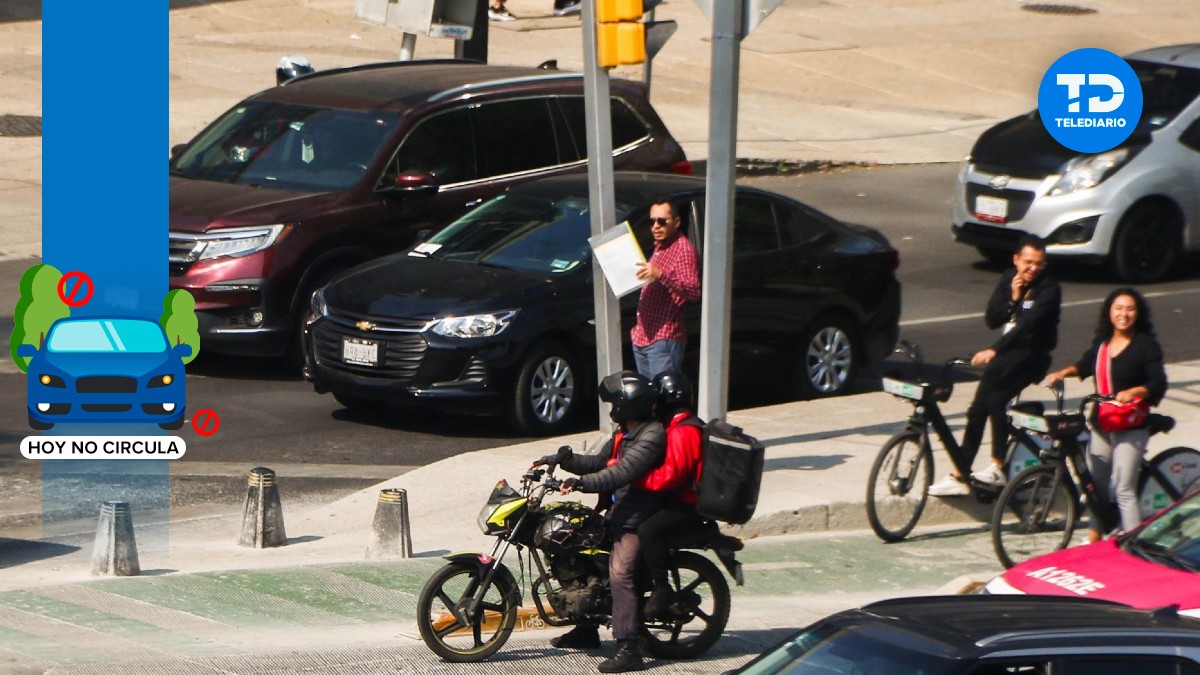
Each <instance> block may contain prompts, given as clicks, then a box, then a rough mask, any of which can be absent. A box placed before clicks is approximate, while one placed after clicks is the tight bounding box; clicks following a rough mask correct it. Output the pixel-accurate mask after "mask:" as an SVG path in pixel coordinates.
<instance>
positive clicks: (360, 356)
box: [342, 337, 379, 366]
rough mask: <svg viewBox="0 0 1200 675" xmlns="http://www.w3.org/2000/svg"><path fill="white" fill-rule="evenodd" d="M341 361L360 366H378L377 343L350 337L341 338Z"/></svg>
mask: <svg viewBox="0 0 1200 675" xmlns="http://www.w3.org/2000/svg"><path fill="white" fill-rule="evenodd" d="M342 361H344V362H346V363H354V364H357V365H360V366H378V365H379V343H378V342H375V341H373V340H360V339H358V338H351V337H348V338H342Z"/></svg>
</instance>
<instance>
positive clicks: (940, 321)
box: [0, 164, 1200, 522]
mask: <svg viewBox="0 0 1200 675" xmlns="http://www.w3.org/2000/svg"><path fill="white" fill-rule="evenodd" d="M956 171H957V167H956V166H954V165H947V164H940V165H924V166H904V167H891V168H874V169H853V170H847V171H839V172H833V173H826V174H812V175H804V176H790V177H769V178H757V179H752V180H750V181H748V182H751V183H753V184H755V185H758V186H760V187H764V188H767V189H772V190H776V191H779V192H783V193H786V194H789V195H791V196H794V197H797V198H799V199H801V200H803V201H806V202H808V203H810V204H812V205H814V206H816V207H817V208H820V209H822V210H824V211H826V212H828V213H830V214H831V215H834V216H836V217H838V218H841V219H843V220H847V221H851V222H858V223H863V224H866V225H870V226H873V227H876V228H878V229H880V230H881V231H883V232H884V233H885V234H886V235H887V236H888V237H889V239H890V240H891V241H892V243H893V245H895V246H896V247H897V248H898V249H899V250H900V257H901V266H900V270H899V274H900V278H901V281H902V283H903V287H904V311H903V323H902V328H901V337H902V338H905V339H908V340H910V341H913V342H916V343H917V344H920V345H921V346H922V347H923V349H924V351H925V355H926V358H927V359H928V360H929V361H930V362H931V363H933V362H938V361H943V360H945V359H947V358H949V357H951V356H954V355H960V354H970V353H972V352H974V351H975V350H977V349H980V348H982V347H984V346H986V345H987V344H989V343H990V342H991V341H992V340H993V339H994V335H993V334H991V333H989V331H987V330H986V328H985V327H984V325H983V321H982V318H981V316H982V313H981V312H982V308H983V304H984V302H985V299H986V297H987V295H988V294H989V293H990V291H991V288H992V286H993V284H994V283H995V281H996V279H997V275H998V274H999V270H998V269H997V268H991V267H988V266H986V265H984V264H983V263H982V262H980V260H979V258H978V256H977V255H976V253H975V252H974V250H973V249H971V248H969V247H966V246H962V245H959V244H955V243H953V242H952V241H951V237H950V233H949V213H950V199H951V194H952V191H953V189H954V181H955V173H956ZM32 262H33V261H16V262H4V263H0V303H2V304H0V307H3V308H6V310H7V311H5V312H4V313H5V314H9V315H11V309H7V308H12V307H14V306H15V304H16V299H17V292H18V280H19V278H20V274H21V273H22V272H23V271H24V269H25V268H26V267H28V265H29V264H32ZM1051 270H1052V272H1053V273H1055V274H1056V275H1057V276H1058V277H1059V278H1060V280H1062V281H1063V286H1064V290H1063V295H1064V302H1065V303H1066V306H1065V309H1064V314H1063V322H1062V327H1061V330H1060V334H1061V337H1060V343H1059V349H1058V351H1057V354H1056V359H1055V361H1056V363H1059V364H1061V363H1066V362H1068V361H1069V360H1073V359H1074V358H1076V356H1077V355H1078V354H1080V353H1082V352H1083V350H1084V349H1085V348H1086V347H1087V345H1088V343H1089V341H1090V339H1091V334H1092V329H1093V326H1094V325H1095V320H1096V314H1097V311H1098V308H1099V305H1100V301H1101V300H1102V299H1103V298H1104V296H1105V295H1106V294H1107V292H1108V291H1109V290H1110V289H1111V288H1112V287H1114V286H1116V285H1118V282H1117V281H1116V280H1115V279H1113V278H1112V277H1110V276H1108V275H1106V274H1104V273H1103V272H1100V271H1097V270H1092V269H1087V268H1072V267H1064V266H1061V265H1056V264H1052V267H1051ZM1145 290H1146V291H1148V292H1149V294H1150V295H1151V296H1152V300H1151V302H1152V305H1153V308H1154V311H1155V321H1156V325H1157V327H1158V333H1159V337H1160V339H1161V340H1162V342H1163V345H1164V348H1165V350H1166V353H1167V355H1168V358H1169V360H1172V361H1182V360H1191V359H1197V358H1200V342H1197V341H1196V340H1195V339H1194V335H1195V331H1194V328H1193V327H1194V325H1195V323H1196V321H1195V317H1197V316H1200V272H1197V270H1196V269H1195V266H1194V265H1193V267H1192V269H1191V271H1190V272H1187V273H1185V274H1183V275H1182V276H1181V277H1179V278H1177V279H1175V280H1172V281H1169V282H1166V283H1162V284H1158V285H1155V286H1153V287H1152V288H1146V289H1145ZM11 325H12V319H11V317H0V333H2V335H3V336H4V337H7V335H8V334H9V333H10V331H11ZM891 367H893V363H885V364H883V365H881V366H877V367H875V368H872V369H864V371H863V372H861V373H860V376H859V379H858V381H857V383H856V389H857V390H858V391H871V390H874V389H876V388H877V387H878V373H879V372H881V371H882V370H885V369H887V368H891ZM188 389H189V391H188V407H189V409H190V410H191V411H193V412H194V411H197V410H200V409H202V408H209V409H212V410H214V411H216V412H217V414H218V415H219V416H220V419H221V427H220V431H219V432H218V433H217V434H216V435H214V436H212V437H209V438H201V437H199V436H197V435H195V434H194V433H193V432H191V430H190V429H185V430H183V431H182V432H181V435H184V436H185V438H186V439H187V441H188V446H189V449H188V453H187V456H186V457H185V458H183V459H182V460H181V461H179V462H174V463H173V466H172V468H171V481H172V490H171V495H170V499H171V502H172V505H174V506H187V505H191V504H197V503H208V504H212V505H215V506H216V507H218V508H225V509H228V508H234V509H236V507H237V505H238V504H239V503H240V499H241V496H242V493H243V492H244V485H245V483H244V480H245V476H246V472H247V471H248V470H249V469H251V468H253V467H255V466H260V465H261V466H267V467H270V468H272V469H274V470H275V471H276V472H277V473H278V474H279V476H280V477H281V479H282V478H285V477H286V478H287V479H288V480H290V481H291V485H290V489H291V490H292V491H295V492H300V493H304V494H307V495H310V496H311V497H312V498H314V499H319V498H323V497H336V496H340V495H341V494H344V493H347V492H350V491H353V490H356V489H359V488H361V487H365V486H368V485H372V484H374V483H376V482H379V481H380V480H383V479H384V478H387V477H391V476H394V475H398V474H400V473H403V472H404V471H406V470H407V469H408V468H410V467H414V466H422V465H425V464H428V463H430V462H433V461H436V460H438V459H441V458H444V457H448V456H452V455H455V454H459V453H462V452H467V451H473V450H479V449H483V448H488V447H497V446H501V445H508V444H512V443H515V442H519V441H521V440H524V439H523V438H522V437H519V436H516V435H514V434H513V433H512V432H511V431H509V430H508V429H507V427H506V426H505V425H504V424H503V422H501V421H500V420H495V419H486V418H460V417H455V416H449V415H438V414H429V413H424V412H414V411H404V410H392V411H387V412H384V413H379V414H365V413H351V412H349V411H347V410H344V409H342V408H341V407H340V406H339V405H338V404H337V403H336V402H335V401H334V400H333V398H332V397H331V396H327V395H326V396H318V395H315V394H314V393H313V392H312V390H311V388H310V387H309V385H307V384H306V383H304V382H303V381H301V380H299V379H298V378H295V377H292V376H290V375H288V374H285V373H282V372H280V371H279V370H278V369H277V368H274V367H272V366H271V365H270V364H269V363H266V362H260V361H254V360H246V359H236V360H233V359H212V358H205V357H204V356H202V357H201V358H200V359H198V360H197V361H196V362H195V363H193V365H192V366H191V367H190V368H189V375H188ZM24 399H25V394H24V376H23V375H21V374H19V373H15V372H14V369H13V367H12V366H11V364H9V365H8V366H7V367H0V402H2V404H0V441H4V442H0V472H2V475H5V476H6V480H5V483H6V484H7V485H8V486H9V487H10V488H12V489H10V490H8V491H6V494H5V495H0V519H2V518H4V517H5V516H10V517H11V516H14V515H15V514H19V513H24V512H26V511H28V507H30V506H32V507H33V508H36V507H37V504H38V501H37V499H36V496H37V495H36V476H37V464H36V463H34V462H31V461H28V460H24V459H22V458H21V457H20V455H19V449H18V445H19V440H20V439H21V438H22V437H24V436H25V435H27V433H28V432H27V427H26V424H25V414H24ZM735 404H736V401H735ZM584 426H587V425H584ZM593 428H594V427H593ZM580 430H581V431H582V430H584V429H583V428H581V429H580ZM27 490H34V492H33V494H32V497H31V494H30V493H29V492H27ZM23 507H24V508H23ZM0 522H2V521H0Z"/></svg>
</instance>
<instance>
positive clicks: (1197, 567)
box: [983, 490, 1200, 617]
mask: <svg viewBox="0 0 1200 675" xmlns="http://www.w3.org/2000/svg"><path fill="white" fill-rule="evenodd" d="M983 592H984V593H986V594H992V595H1006V594H1037V595H1066V596H1072V595H1078V596H1083V597H1089V598H1099V599H1102V600H1113V601H1116V602H1121V603H1125V604H1127V605H1132V606H1133V607H1138V608H1142V609H1154V608H1158V607H1164V606H1167V605H1179V610H1180V611H1179V613H1180V614H1184V615H1190V616H1198V617H1200V490H1198V491H1194V492H1192V493H1191V494H1190V495H1188V496H1186V497H1184V498H1183V499H1181V500H1179V501H1178V502H1176V503H1175V504H1174V505H1172V506H1171V507H1170V508H1168V509H1166V510H1164V511H1162V512H1161V513H1159V514H1158V515H1156V516H1154V517H1153V518H1151V519H1150V520H1147V521H1146V522H1145V523H1143V524H1142V526H1141V527H1139V528H1138V529H1136V530H1134V531H1133V532H1130V533H1129V534H1127V535H1125V536H1122V537H1119V538H1116V539H1108V540H1105V541H1101V542H1098V543H1095V544H1091V545H1088V546H1077V547H1074V548H1068V549H1065V550H1062V551H1056V552H1054V553H1050V554H1047V555H1043V556H1038V557H1037V558H1033V559H1031V560H1027V561H1025V562H1023V563H1021V564H1019V565H1016V566H1015V567H1013V568H1012V569H1010V570H1008V571H1007V572H1005V573H1004V574H1002V575H1000V576H998V577H996V578H995V579H992V581H991V582H989V583H988V585H987V587H986V588H984V591H983Z"/></svg>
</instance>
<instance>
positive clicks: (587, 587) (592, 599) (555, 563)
mask: <svg viewBox="0 0 1200 675" xmlns="http://www.w3.org/2000/svg"><path fill="white" fill-rule="evenodd" d="M596 564H597V561H595V560H591V559H589V558H588V557H586V556H581V555H560V556H553V557H551V559H550V570H551V572H552V574H553V575H554V577H555V578H556V579H558V582H559V585H560V588H561V590H560V591H558V592H552V593H550V594H549V596H548V598H549V600H550V606H551V607H553V608H554V613H555V614H558V615H559V616H561V617H568V618H572V619H580V618H583V617H586V616H593V615H607V614H608V613H609V612H610V611H611V601H610V599H609V595H608V593H607V589H606V588H605V580H604V575H602V574H600V573H599V572H598V570H597V569H596Z"/></svg>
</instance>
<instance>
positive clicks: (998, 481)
mask: <svg viewBox="0 0 1200 675" xmlns="http://www.w3.org/2000/svg"><path fill="white" fill-rule="evenodd" d="M971 478H973V479H974V480H977V481H979V482H980V483H983V484H984V485H992V486H997V487H998V486H1001V485H1004V484H1005V483H1007V482H1008V477H1007V476H1005V475H1004V470H1003V469H1001V468H1000V467H998V466H996V465H995V464H990V463H989V464H988V465H987V467H986V468H983V469H980V470H979V471H973V472H971Z"/></svg>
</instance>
